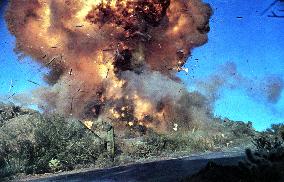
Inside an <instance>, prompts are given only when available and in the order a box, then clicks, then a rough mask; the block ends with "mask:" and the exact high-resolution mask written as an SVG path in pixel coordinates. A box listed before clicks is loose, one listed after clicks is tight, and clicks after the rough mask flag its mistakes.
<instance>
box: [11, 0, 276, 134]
mask: <svg viewBox="0 0 284 182" xmlns="http://www.w3.org/2000/svg"><path fill="white" fill-rule="evenodd" d="M211 13H212V12H211V8H210V7H209V5H207V4H204V3H203V2H202V1H201V0H190V1H185V0H143V1H142V0H104V1H102V0H77V1H71V0H21V1H19V0H11V1H10V4H9V8H8V10H7V14H6V20H7V23H8V26H9V30H10V32H11V33H12V34H13V35H14V36H15V37H16V50H17V51H20V52H21V53H23V54H25V55H27V56H30V57H32V58H33V59H34V60H36V61H38V62H39V63H40V64H42V65H43V66H45V67H48V68H49V69H50V73H49V74H48V75H46V76H45V79H46V81H47V83H49V84H50V86H49V87H47V88H40V89H38V90H36V91H34V95H33V101H34V103H36V104H38V105H39V106H40V107H42V109H43V110H44V111H46V112H59V113H61V114H64V115H66V116H69V115H72V116H74V117H78V118H81V119H85V120H88V119H97V118H102V119H104V120H108V121H110V122H112V123H113V124H114V125H115V126H116V125H119V126H121V125H127V124H128V125H129V124H130V125H143V126H147V127H151V128H154V129H156V130H159V131H166V130H169V129H170V128H172V127H173V122H176V123H178V122H180V123H182V125H184V126H185V127H190V125H191V123H192V122H194V120H199V118H200V117H207V115H210V114H211V113H210V112H211V108H210V103H207V100H206V99H205V98H204V97H203V96H201V95H200V94H198V93H188V92H187V91H186V88H185V87H184V86H183V85H182V84H181V82H180V80H179V79H178V78H177V77H176V76H175V74H176V72H177V71H180V70H182V66H183V65H184V64H185V62H186V60H187V58H188V57H189V56H190V54H191V50H192V49H193V48H194V47H197V46H201V45H202V44H204V43H206V41H207V33H208V31H209V19H210V16H211ZM273 92H274V91H273ZM274 94H276V95H277V93H276V92H275V93H274ZM271 97H274V95H271Z"/></svg>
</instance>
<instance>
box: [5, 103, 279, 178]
mask: <svg viewBox="0 0 284 182" xmlns="http://www.w3.org/2000/svg"><path fill="white" fill-rule="evenodd" d="M13 107H14V106H7V107H6V106H5V107H2V108H1V105H0V112H1V113H0V115H2V116H3V117H2V119H1V117H0V119H1V126H0V179H1V178H2V179H9V178H10V177H11V176H13V175H15V174H19V173H23V174H42V173H55V172H61V171H67V170H73V169H79V168H85V167H96V168H105V167H111V166H114V165H121V164H127V163H133V162H137V161H146V160H155V159H159V158H161V157H172V156H184V155H189V154H190V153H196V152H205V151H217V150H230V149H232V148H233V147H240V148H244V147H248V146H251V145H252V143H251V142H250V141H251V139H252V138H253V137H254V136H255V135H256V132H255V131H254V130H253V129H252V127H251V125H250V124H245V123H242V122H233V121H229V120H226V122H224V121H223V120H221V119H216V120H214V121H212V123H208V125H204V124H203V125H202V126H196V127H194V128H193V129H192V130H191V131H172V132H170V133H164V134H161V133H156V132H154V131H153V130H151V129H147V130H146V132H145V133H144V134H143V135H139V136H135V135H132V136H131V137H125V138H121V137H120V138H118V137H117V138H115V144H116V145H115V156H113V155H112V154H110V153H109V152H108V151H107V149H106V145H105V143H103V142H102V141H101V140H99V139H98V137H97V135H95V134H94V133H93V132H91V131H90V130H89V129H87V128H86V127H85V126H84V125H82V123H81V122H80V121H78V120H71V119H65V118H63V117H61V116H58V115H48V116H43V115H42V114H40V113H37V112H35V111H31V110H23V109H22V108H19V107H17V108H16V109H15V108H14V109H13ZM11 112H13V113H12V114H11ZM274 130H276V128H274V129H273V130H271V131H269V132H270V133H271V132H279V131H280V130H279V129H277V131H274Z"/></svg>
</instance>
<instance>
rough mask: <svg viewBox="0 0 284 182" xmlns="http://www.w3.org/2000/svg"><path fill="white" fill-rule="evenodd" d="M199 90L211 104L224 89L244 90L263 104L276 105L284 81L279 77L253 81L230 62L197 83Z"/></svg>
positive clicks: (270, 76) (269, 76) (274, 76)
mask: <svg viewBox="0 0 284 182" xmlns="http://www.w3.org/2000/svg"><path fill="white" fill-rule="evenodd" d="M195 85H196V87H197V88H198V90H200V91H203V92H204V93H203V94H204V95H206V96H207V98H208V99H209V100H210V102H214V101H216V100H217V99H218V98H219V96H220V91H221V90H222V89H224V88H225V89H242V90H244V91H245V92H246V94H247V95H248V96H250V97H252V98H253V99H255V100H257V101H261V102H263V103H270V104H276V103H277V102H278V101H279V100H280V98H281V94H282V92H283V89H284V80H283V78H282V77H280V76H277V75H267V76H266V77H264V78H258V79H257V78H255V79H251V78H249V77H246V76H245V75H243V74H241V73H240V72H239V71H238V69H237V65H236V64H235V63H232V62H228V63H226V64H224V65H221V66H220V67H219V69H218V70H217V71H216V72H215V73H213V74H211V75H209V76H208V77H207V78H205V79H203V80H201V79H200V80H197V81H196V82H195Z"/></svg>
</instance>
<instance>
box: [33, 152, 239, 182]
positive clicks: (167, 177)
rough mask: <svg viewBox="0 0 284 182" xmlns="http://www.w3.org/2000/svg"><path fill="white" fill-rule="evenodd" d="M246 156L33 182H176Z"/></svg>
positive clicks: (206, 156) (214, 155)
mask: <svg viewBox="0 0 284 182" xmlns="http://www.w3.org/2000/svg"><path fill="white" fill-rule="evenodd" d="M242 159H244V154H243V153H239V152H235V153H232V152H230V153H224V152H218V153H209V154H203V155H196V156H190V157H185V158H179V159H170V160H164V161H155V162H149V163H140V164H132V165H128V166H120V167H114V168H109V169H101V170H90V171H85V172H80V173H72V174H64V175H58V176H53V177H48V178H41V179H34V180H31V181H32V182H67V181H68V182H81V181H85V182H173V181H179V179H180V178H182V177H185V176H188V175H192V174H194V173H196V172H198V171H199V170H200V169H201V168H203V167H204V166H205V165H206V164H207V163H208V161H214V162H216V163H218V164H224V165H230V164H237V163H238V162H239V161H240V160H242Z"/></svg>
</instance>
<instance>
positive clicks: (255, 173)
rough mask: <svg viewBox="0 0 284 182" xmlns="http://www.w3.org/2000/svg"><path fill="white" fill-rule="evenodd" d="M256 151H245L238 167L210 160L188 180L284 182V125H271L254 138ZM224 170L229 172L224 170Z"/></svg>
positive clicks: (191, 181) (201, 181) (203, 181)
mask: <svg viewBox="0 0 284 182" xmlns="http://www.w3.org/2000/svg"><path fill="white" fill-rule="evenodd" d="M254 144H255V146H256V151H255V152H252V151H251V150H250V149H247V150H246V160H245V161H243V162H240V163H239V165H238V166H221V165H217V164H214V163H211V162H210V163H208V164H207V166H206V167H205V168H204V169H202V170H201V171H200V172H198V173H197V174H195V175H193V176H191V177H187V178H185V179H183V180H182V181H184V182H187V181H190V182H195V181H196V182H197V181H198V182H207V181H208V182H209V181H210V182H225V181H231V182H239V181H242V182H281V181H284V125H283V124H279V125H272V127H271V129H268V130H267V131H265V132H262V133H261V134H260V135H259V136H258V137H256V138H255V139H254ZM224 171H226V172H225V173H224Z"/></svg>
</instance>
